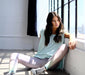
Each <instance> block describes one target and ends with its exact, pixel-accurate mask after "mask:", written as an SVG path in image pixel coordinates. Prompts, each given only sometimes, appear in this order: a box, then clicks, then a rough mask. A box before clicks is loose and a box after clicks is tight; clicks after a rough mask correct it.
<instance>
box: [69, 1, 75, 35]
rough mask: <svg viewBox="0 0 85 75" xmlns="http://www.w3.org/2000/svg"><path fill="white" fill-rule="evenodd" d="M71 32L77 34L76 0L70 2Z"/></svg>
mask: <svg viewBox="0 0 85 75" xmlns="http://www.w3.org/2000/svg"><path fill="white" fill-rule="evenodd" d="M70 33H72V34H75V1H73V2H71V4H70Z"/></svg>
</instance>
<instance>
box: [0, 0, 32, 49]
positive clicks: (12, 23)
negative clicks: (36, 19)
mask: <svg viewBox="0 0 85 75" xmlns="http://www.w3.org/2000/svg"><path fill="white" fill-rule="evenodd" d="M27 9H28V0H0V49H32V48H33V38H32V37H31V36H27V35H26V33H27V12H28V10H27Z"/></svg>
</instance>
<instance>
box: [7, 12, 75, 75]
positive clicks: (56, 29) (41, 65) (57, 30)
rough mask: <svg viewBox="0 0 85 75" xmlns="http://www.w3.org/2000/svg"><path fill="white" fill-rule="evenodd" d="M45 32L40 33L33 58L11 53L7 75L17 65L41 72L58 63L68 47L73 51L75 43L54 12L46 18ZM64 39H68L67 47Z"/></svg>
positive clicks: (12, 74) (11, 72)
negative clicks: (36, 50)
mask: <svg viewBox="0 0 85 75" xmlns="http://www.w3.org/2000/svg"><path fill="white" fill-rule="evenodd" d="M46 22H47V25H46V29H45V30H41V32H40V42H39V47H38V52H37V53H36V54H35V55H34V56H33V57H31V56H27V55H24V54H20V53H12V54H11V57H10V70H9V73H8V74H7V75H14V74H15V73H16V70H17V64H18V63H20V64H23V65H24V66H26V67H28V68H32V71H34V70H33V69H35V70H36V71H37V73H38V70H40V71H41V72H42V71H44V70H47V69H49V68H51V67H52V66H53V65H55V64H57V63H59V62H60V61H61V60H62V59H63V57H64V56H65V55H66V54H67V51H68V47H69V48H70V49H74V48H75V47H76V42H75V40H74V39H73V37H72V36H71V35H70V34H69V33H65V32H64V26H63V24H62V22H61V19H60V17H59V16H58V15H57V14H56V13H55V12H50V13H49V14H48V16H47V20H46ZM64 38H69V46H67V45H66V44H64Z"/></svg>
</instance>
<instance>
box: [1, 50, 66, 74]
mask: <svg viewBox="0 0 85 75" xmlns="http://www.w3.org/2000/svg"><path fill="white" fill-rule="evenodd" d="M15 52H18V53H23V54H26V55H30V56H32V55H33V54H34V51H33V50H30V51H28V50H0V75H4V73H7V72H8V71H9V58H10V55H11V53H15ZM23 68H25V66H23V65H21V64H18V69H23ZM16 75H32V74H31V72H30V71H21V72H17V73H16ZM40 75H68V74H66V73H65V72H60V71H54V72H53V71H46V72H44V73H42V74H40Z"/></svg>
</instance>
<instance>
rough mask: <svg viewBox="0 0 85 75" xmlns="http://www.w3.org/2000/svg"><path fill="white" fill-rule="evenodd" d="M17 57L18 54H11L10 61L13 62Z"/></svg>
mask: <svg viewBox="0 0 85 75" xmlns="http://www.w3.org/2000/svg"><path fill="white" fill-rule="evenodd" d="M18 55H19V53H12V54H11V57H10V59H11V60H14V59H16V58H18Z"/></svg>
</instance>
